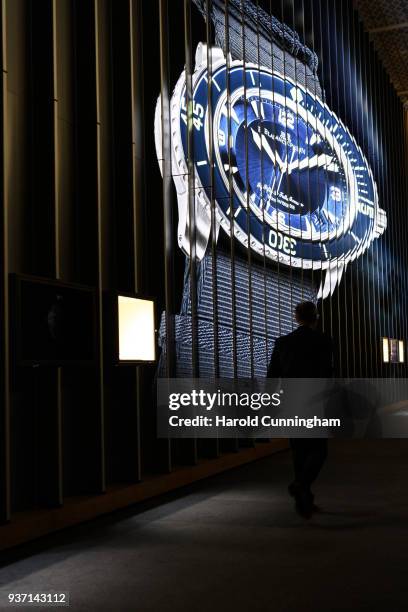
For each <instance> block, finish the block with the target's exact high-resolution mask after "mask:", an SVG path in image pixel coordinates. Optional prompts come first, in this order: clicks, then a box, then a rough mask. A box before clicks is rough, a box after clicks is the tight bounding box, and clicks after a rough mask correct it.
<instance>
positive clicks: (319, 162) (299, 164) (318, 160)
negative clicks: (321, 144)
mask: <svg viewBox="0 0 408 612" xmlns="http://www.w3.org/2000/svg"><path fill="white" fill-rule="evenodd" d="M333 160H334V158H333V156H331V155H327V154H326V153H322V154H321V155H313V157H306V158H305V159H302V161H299V160H296V161H294V162H292V163H291V164H289V166H288V174H290V173H291V172H292V171H293V170H303V169H304V168H308V169H309V170H311V169H312V168H321V167H322V166H326V169H327V170H329V169H330V167H331V166H333V168H332V169H334V170H335V168H336V167H337V168H338V166H337V164H335V163H333Z"/></svg>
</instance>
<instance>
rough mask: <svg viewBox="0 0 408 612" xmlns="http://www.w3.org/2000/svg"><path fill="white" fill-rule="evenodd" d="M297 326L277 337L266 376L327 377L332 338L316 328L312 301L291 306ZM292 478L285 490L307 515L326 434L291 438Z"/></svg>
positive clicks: (311, 507) (323, 456)
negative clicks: (293, 476)
mask: <svg viewBox="0 0 408 612" xmlns="http://www.w3.org/2000/svg"><path fill="white" fill-rule="evenodd" d="M295 317H296V321H297V323H298V324H299V327H298V328H297V329H295V331H293V332H292V333H290V334H288V335H287V336H281V337H280V338H277V340H276V342H275V347H274V350H273V353H272V357H271V361H270V364H269V368H268V374H267V376H268V378H330V377H331V376H332V375H333V346H332V340H331V338H330V337H329V336H327V335H326V334H323V333H321V332H320V331H318V330H317V323H318V318H319V315H318V312H317V308H316V305H315V304H314V303H313V302H301V303H300V304H298V305H297V306H296V309H295ZM290 446H291V449H292V455H293V467H294V473H295V479H294V481H293V482H292V483H291V484H290V485H289V493H290V495H292V496H293V497H294V498H295V502H296V511H297V512H298V513H299V514H300V515H302V516H304V517H305V518H310V516H311V515H312V513H313V512H314V511H317V507H316V506H315V505H314V503H313V494H312V492H311V488H310V487H311V484H312V482H314V480H315V479H316V478H317V476H318V474H319V472H320V470H321V468H322V466H323V464H324V462H325V459H326V457H327V438H291V439H290Z"/></svg>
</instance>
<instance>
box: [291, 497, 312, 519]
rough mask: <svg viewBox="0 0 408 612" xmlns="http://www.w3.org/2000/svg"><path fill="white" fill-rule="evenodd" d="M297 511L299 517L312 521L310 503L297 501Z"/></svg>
mask: <svg viewBox="0 0 408 612" xmlns="http://www.w3.org/2000/svg"><path fill="white" fill-rule="evenodd" d="M295 510H296V512H297V514H299V516H301V517H302V518H305V519H310V518H311V517H312V514H313V510H312V506H311V505H310V504H309V503H306V504H305V503H303V501H300V500H298V499H297V500H296V504H295Z"/></svg>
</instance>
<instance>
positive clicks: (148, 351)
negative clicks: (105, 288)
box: [118, 295, 156, 362]
mask: <svg viewBox="0 0 408 612" xmlns="http://www.w3.org/2000/svg"><path fill="white" fill-rule="evenodd" d="M118 323H119V361H150V362H151V361H155V359H156V343H155V329H154V328H155V324H154V302H153V301H152V300H143V299H139V298H132V297H127V296H124V295H119V296H118Z"/></svg>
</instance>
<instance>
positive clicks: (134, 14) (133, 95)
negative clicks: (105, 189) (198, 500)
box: [129, 0, 143, 480]
mask: <svg viewBox="0 0 408 612" xmlns="http://www.w3.org/2000/svg"><path fill="white" fill-rule="evenodd" d="M129 24H130V31H129V35H130V103H131V121H132V213H133V259H134V279H133V287H134V291H135V293H140V292H142V290H143V284H142V279H143V243H142V234H143V232H142V227H143V226H142V223H143V208H142V201H143V190H142V172H141V164H142V154H143V149H142V142H143V138H142V133H143V125H142V112H141V102H142V78H143V73H142V65H143V58H142V52H141V36H142V28H141V25H142V24H141V7H140V2H139V0H129ZM135 369H136V371H135V392H136V404H135V431H134V432H133V436H134V446H135V454H136V466H135V467H136V478H137V480H140V479H141V476H142V464H141V431H140V427H141V421H140V406H141V402H142V397H143V396H142V382H143V381H142V368H141V367H140V366H136V368H135Z"/></svg>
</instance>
